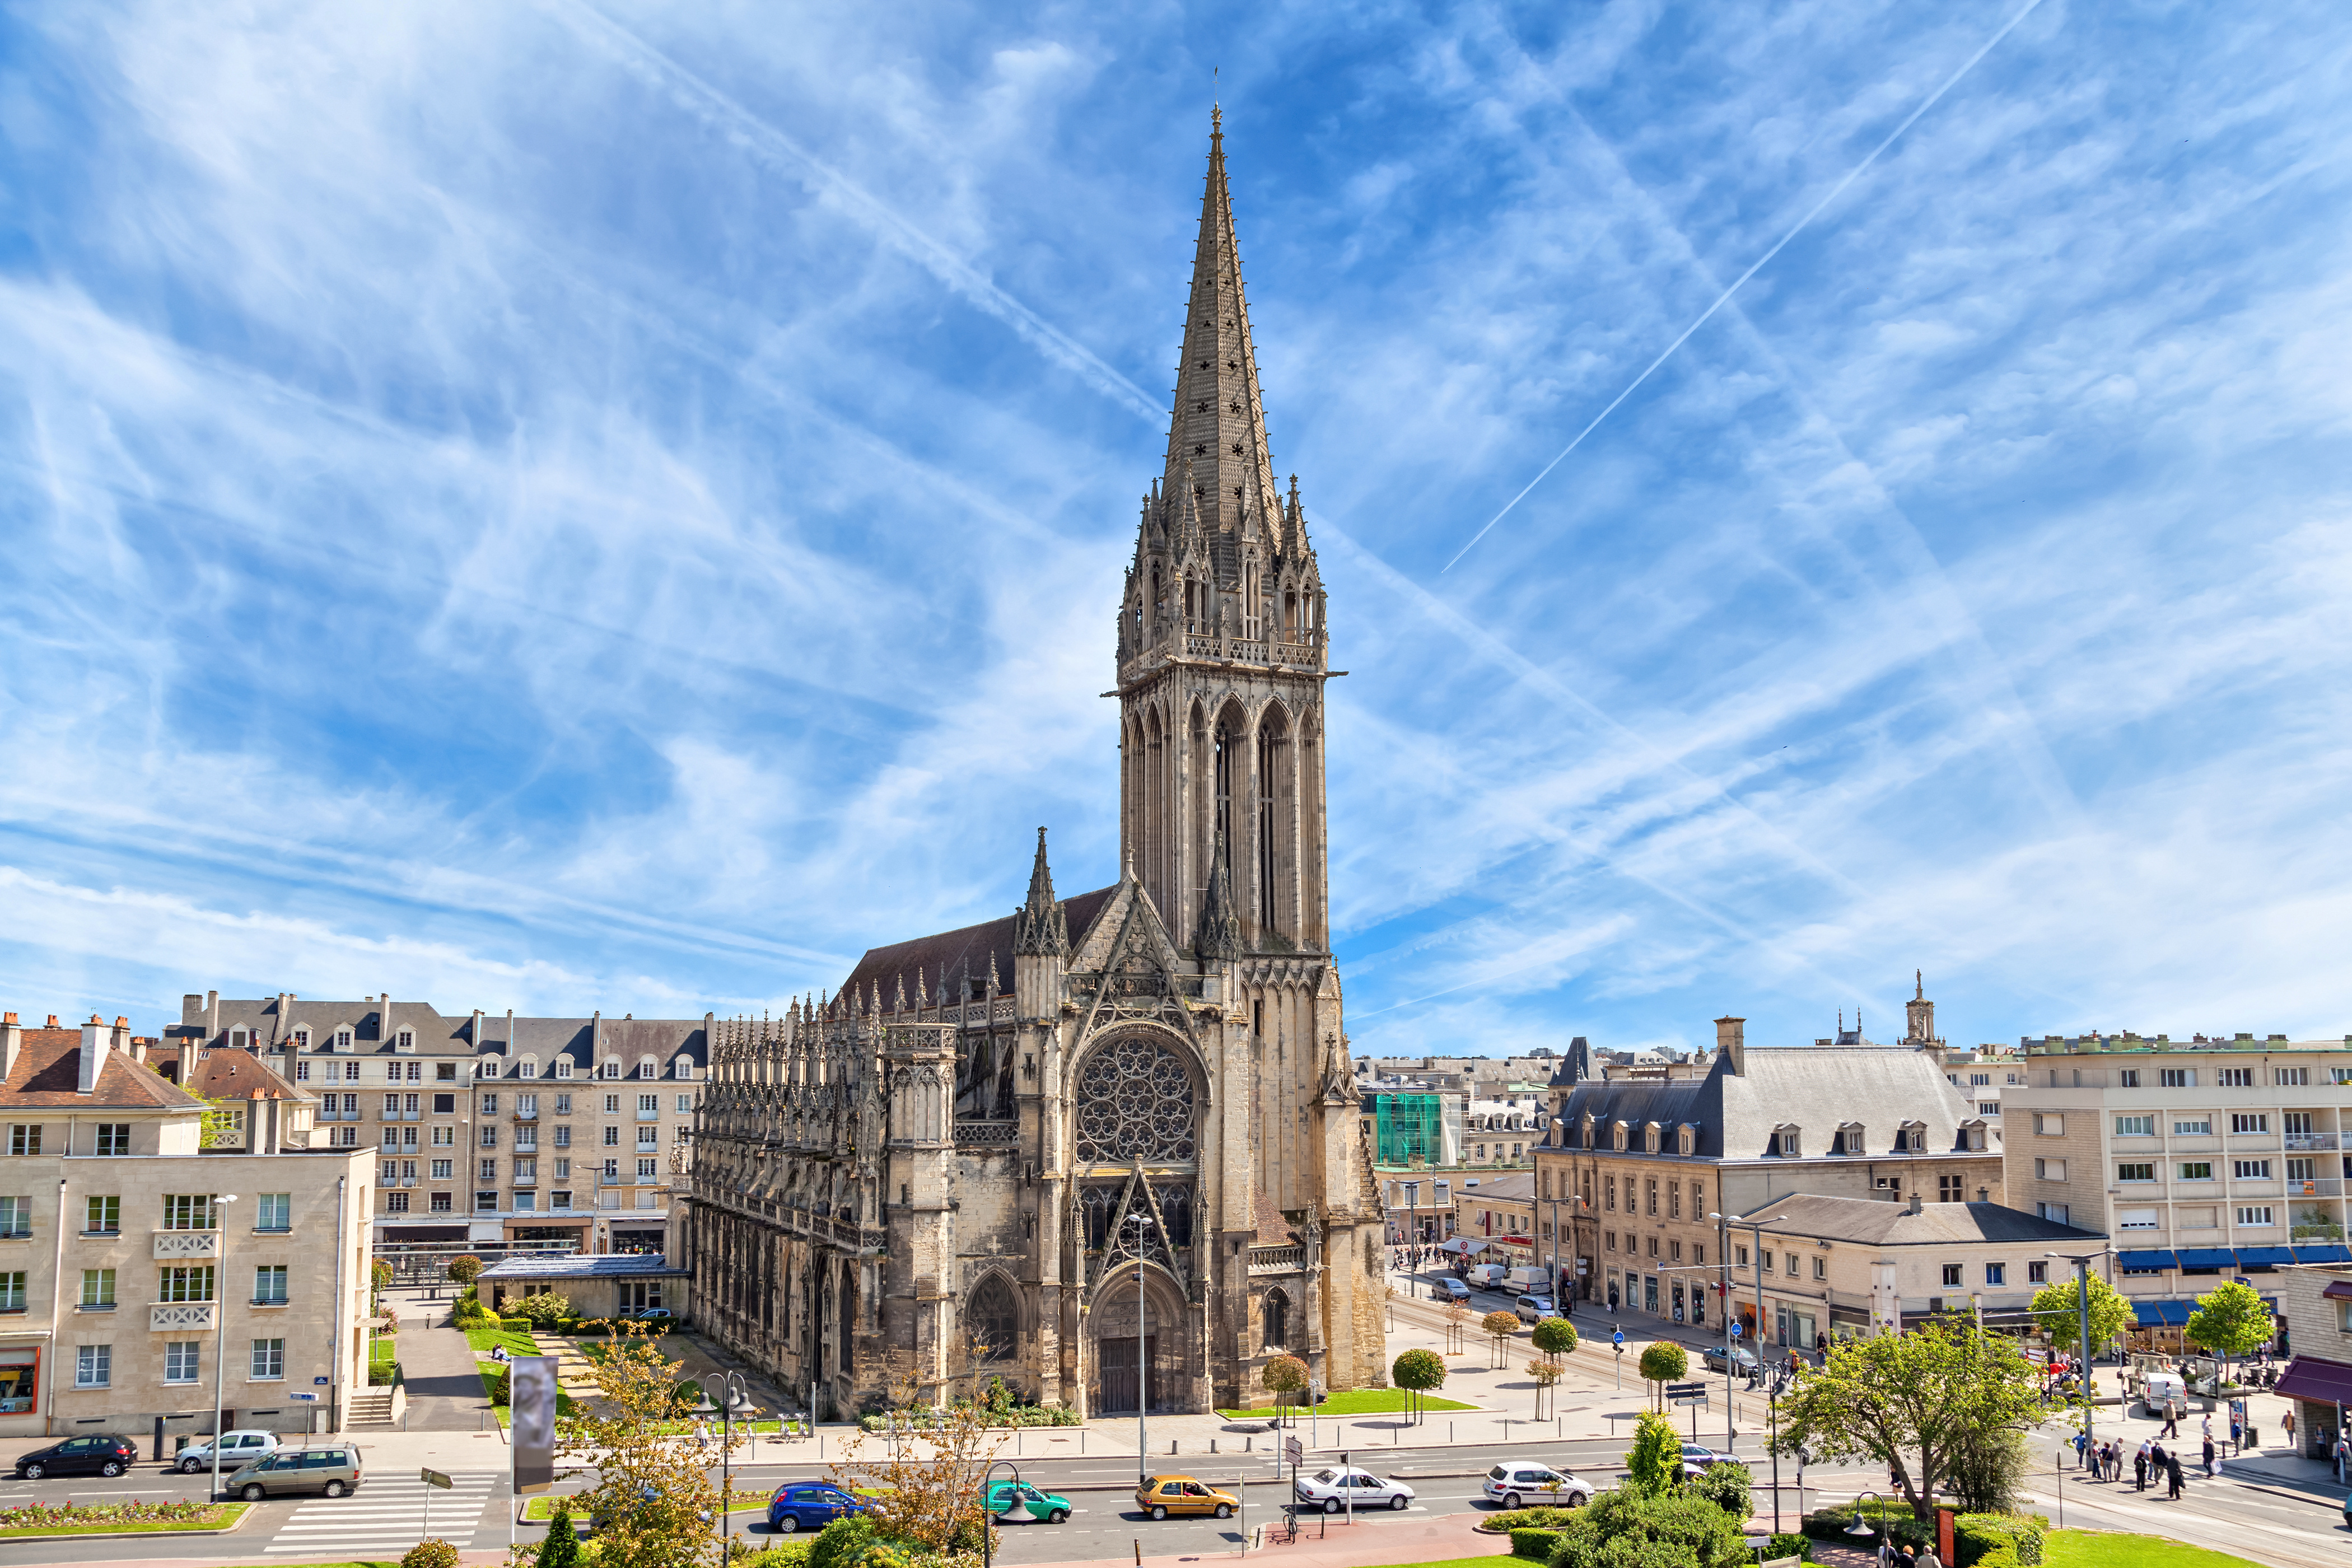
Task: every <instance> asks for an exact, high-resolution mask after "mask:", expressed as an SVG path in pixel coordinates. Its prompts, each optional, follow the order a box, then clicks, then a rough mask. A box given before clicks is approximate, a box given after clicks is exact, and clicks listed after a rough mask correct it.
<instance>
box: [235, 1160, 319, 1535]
mask: <svg viewBox="0 0 2352 1568" xmlns="http://www.w3.org/2000/svg"><path fill="white" fill-rule="evenodd" d="M235 1202H236V1194H235V1193H223V1194H221V1195H220V1196H219V1197H217V1198H215V1199H214V1200H213V1215H212V1220H213V1234H214V1235H215V1236H217V1237H220V1245H219V1246H218V1247H215V1248H214V1249H213V1500H214V1501H215V1502H218V1501H219V1500H220V1483H221V1447H222V1443H221V1439H222V1438H224V1437H226V1436H228V1434H227V1433H226V1432H224V1431H222V1430H221V1387H222V1383H221V1380H222V1378H223V1377H224V1376H225V1375H226V1371H227V1361H228V1295H227V1290H228V1225H227V1215H224V1214H223V1213H221V1211H222V1210H223V1209H225V1208H226V1207H227V1206H228V1205H231V1204H233V1203H235ZM337 1307H338V1308H339V1309H340V1307H341V1303H340V1302H338V1303H337Z"/></svg>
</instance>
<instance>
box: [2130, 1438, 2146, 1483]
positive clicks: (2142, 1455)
mask: <svg viewBox="0 0 2352 1568" xmlns="http://www.w3.org/2000/svg"><path fill="white" fill-rule="evenodd" d="M2132 1490H2134V1491H2136V1492H2144V1491H2146V1490H2147V1438H2145V1437H2142V1438H2141V1439H2140V1440H2139V1452H2137V1453H2136V1454H2134V1455H2133V1456H2132Z"/></svg>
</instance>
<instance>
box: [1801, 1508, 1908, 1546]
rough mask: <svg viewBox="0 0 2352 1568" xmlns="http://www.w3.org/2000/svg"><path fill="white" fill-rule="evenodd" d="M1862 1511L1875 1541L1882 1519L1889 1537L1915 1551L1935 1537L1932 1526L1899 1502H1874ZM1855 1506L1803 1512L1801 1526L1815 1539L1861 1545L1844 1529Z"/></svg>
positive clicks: (1859, 1539)
mask: <svg viewBox="0 0 2352 1568" xmlns="http://www.w3.org/2000/svg"><path fill="white" fill-rule="evenodd" d="M1863 1511H1864V1512H1865V1513H1867V1514H1868V1515H1869V1516H1870V1522H1871V1525H1872V1530H1873V1539H1874V1540H1875V1537H1876V1531H1877V1530H1878V1529H1879V1528H1880V1525H1881V1521H1884V1528H1885V1531H1886V1535H1887V1538H1888V1539H1889V1540H1891V1541H1894V1542H1897V1543H1898V1544H1901V1545H1906V1546H1909V1547H1910V1548H1911V1549H1912V1550H1914V1551H1916V1550H1918V1549H1919V1548H1920V1547H1923V1546H1926V1545H1927V1544H1928V1543H1929V1542H1932V1541H1933V1540H1934V1539H1935V1536H1936V1531H1935V1529H1934V1527H1933V1526H1931V1525H1927V1524H1924V1523H1922V1522H1921V1521H1919V1520H1917V1519H1916V1518H1914V1517H1913V1516H1912V1513H1911V1510H1909V1509H1908V1508H1906V1507H1905V1506H1904V1505H1903V1504H1901V1503H1898V1502H1886V1503H1873V1504H1871V1505H1870V1506H1869V1507H1868V1508H1866V1509H1864V1510H1863ZM1854 1512H1855V1510H1854V1508H1853V1505H1852V1504H1850V1503H1837V1504H1833V1505H1832V1506H1830V1507H1828V1508H1819V1509H1815V1510H1813V1511H1812V1512H1811V1513H1809V1514H1807V1515H1805V1517H1804V1521H1803V1526H1802V1528H1803V1530H1804V1532H1805V1533H1806V1534H1807V1535H1810V1536H1811V1537H1812V1538H1813V1539H1814V1540H1815V1541H1834V1542H1841V1543H1843V1544H1846V1545H1861V1544H1863V1542H1862V1539H1861V1538H1860V1537H1859V1536H1849V1535H1847V1534H1846V1532H1845V1529H1846V1526H1847V1525H1849V1524H1852V1523H1853V1521H1854Z"/></svg>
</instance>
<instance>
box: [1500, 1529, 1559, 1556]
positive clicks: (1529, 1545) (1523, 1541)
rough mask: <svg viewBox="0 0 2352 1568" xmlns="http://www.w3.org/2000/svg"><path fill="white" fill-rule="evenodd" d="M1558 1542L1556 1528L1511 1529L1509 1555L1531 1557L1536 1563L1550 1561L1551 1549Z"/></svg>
mask: <svg viewBox="0 0 2352 1568" xmlns="http://www.w3.org/2000/svg"><path fill="white" fill-rule="evenodd" d="M1557 1545H1559V1531H1557V1530H1515V1531H1511V1555H1512V1556H1514V1557H1532V1558H1534V1559H1535V1560H1536V1561H1537V1562H1538V1563H1549V1562H1550V1561H1551V1549H1552V1548H1553V1547H1555V1546H1557Z"/></svg>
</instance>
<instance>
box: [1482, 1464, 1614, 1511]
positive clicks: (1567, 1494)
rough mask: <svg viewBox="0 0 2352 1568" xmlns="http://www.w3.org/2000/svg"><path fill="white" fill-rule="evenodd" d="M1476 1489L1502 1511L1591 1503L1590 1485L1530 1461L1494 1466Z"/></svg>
mask: <svg viewBox="0 0 2352 1568" xmlns="http://www.w3.org/2000/svg"><path fill="white" fill-rule="evenodd" d="M1479 1490H1480V1491H1482V1492H1484V1493H1485V1494H1486V1497H1487V1499H1488V1500H1490V1501H1493V1502H1498V1503H1501V1504H1502V1505H1503V1506H1504V1507H1505V1508H1527V1507H1528V1506H1530V1505H1532V1504H1537V1503H1544V1504H1550V1505H1553V1506H1556V1507H1559V1508H1582V1507H1583V1506H1584V1505H1585V1504H1586V1503H1589V1502H1591V1500H1592V1483H1591V1482H1590V1481H1580V1480H1579V1479H1576V1478H1575V1477H1574V1476H1572V1475H1570V1474H1568V1473H1567V1472H1566V1471H1564V1470H1556V1469H1553V1468H1551V1467H1550V1466H1549V1465H1546V1464H1542V1463H1539V1462H1538V1461H1536V1460H1533V1459H1516V1460H1513V1461H1511V1462H1509V1463H1507V1464H1501V1465H1496V1467H1495V1468H1493V1469H1491V1470H1488V1471H1487V1472H1486V1481H1485V1483H1484V1484H1483V1485H1482V1486H1481V1487H1480V1488H1479Z"/></svg>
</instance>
